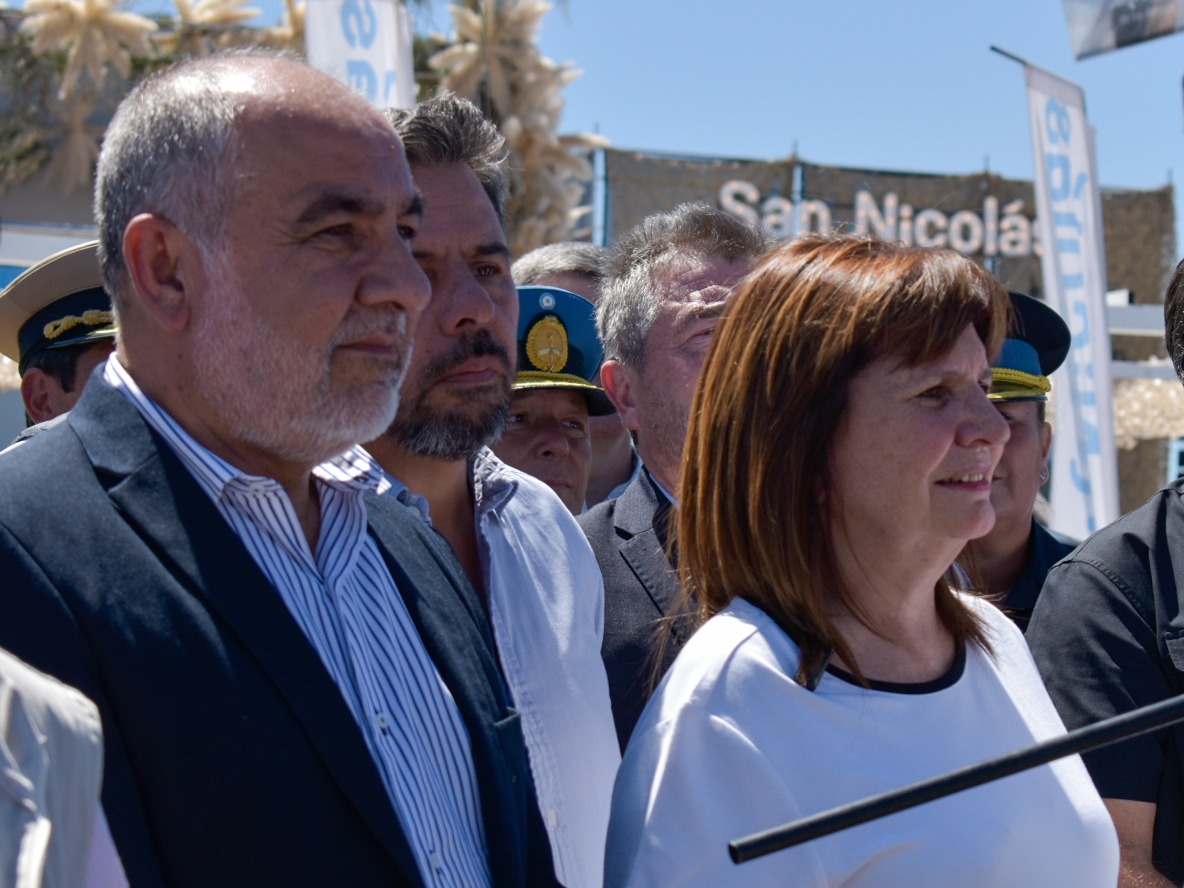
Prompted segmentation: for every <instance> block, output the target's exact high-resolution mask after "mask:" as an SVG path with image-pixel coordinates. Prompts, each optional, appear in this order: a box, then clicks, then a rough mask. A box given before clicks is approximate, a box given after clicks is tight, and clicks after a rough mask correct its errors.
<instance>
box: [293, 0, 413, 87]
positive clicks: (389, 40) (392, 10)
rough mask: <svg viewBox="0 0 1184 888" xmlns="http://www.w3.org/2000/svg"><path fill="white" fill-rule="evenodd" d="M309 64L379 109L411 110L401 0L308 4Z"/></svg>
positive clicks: (407, 33) (407, 32)
mask: <svg viewBox="0 0 1184 888" xmlns="http://www.w3.org/2000/svg"><path fill="white" fill-rule="evenodd" d="M307 4H308V5H307V7H306V11H305V14H304V50H305V54H306V55H307V56H308V63H309V64H310V65H312V66H313V67H314V68H317V69H319V70H321V71H324V72H325V73H326V74H329V75H331V76H333V77H335V78H337V79H338V80H340V81H342V82H344V83H348V84H349V85H350V86H352V87H353V88H354V89H356V90H357V91H358V92H360V93H361V94H362V95H363V96H365V97H366V99H367V101H369V102H372V103H373V104H375V105H377V106H378V107H379V108H413V107H415V66H414V63H413V61H412V54H411V52H412V50H411V16H410V15H409V14H408V12H407V9H406V7H405V6H403V4H402V3H401V2H400V0H307Z"/></svg>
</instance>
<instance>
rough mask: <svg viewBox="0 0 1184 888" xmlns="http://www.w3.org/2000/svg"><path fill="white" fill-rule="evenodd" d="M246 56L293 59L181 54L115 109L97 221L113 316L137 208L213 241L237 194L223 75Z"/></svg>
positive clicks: (230, 101)
mask: <svg viewBox="0 0 1184 888" xmlns="http://www.w3.org/2000/svg"><path fill="white" fill-rule="evenodd" d="M249 59H284V60H287V61H292V62H293V63H294V64H295V63H296V62H295V60H294V57H292V56H284V55H281V54H278V53H274V52H265V51H260V50H253V51H250V52H229V53H220V54H217V55H212V56H207V57H204V58H200V59H193V60H189V61H185V62H182V63H180V64H177V65H173V66H171V67H168V68H165V69H163V70H161V71H158V72H156V73H154V74H152V75H151V76H149V77H147V78H146V79H145V80H143V81H142V82H141V83H140V84H138V85H137V86H136V87H135V89H133V90H132V91H131V92H130V93H129V94H128V95H127V97H126V98H124V100H123V101H122V102H121V103H120V104H119V108H118V109H116V111H115V116H114V117H113V118H112V119H111V125H110V126H109V127H107V134H106V136H105V137H104V139H103V149H102V151H101V152H100V154H99V162H98V171H97V174H96V182H95V219H96V220H97V222H98V226H99V262H100V265H101V266H102V269H103V280H104V282H105V284H106V287H107V292H109V293H110V294H111V301H112V304H113V306H114V307H115V310H116V312H117V313H118V312H119V311H120V309H123V308H125V307H126V304H127V293H128V291H129V288H130V281H129V280H128V277H127V268H126V267H125V266H124V262H123V233H124V230H125V229H126V228H127V225H128V223H129V222H130V221H131V220H132V219H133V218H134V217H135V216H136V215H138V214H140V213H152V214H154V215H158V216H162V217H164V218H166V219H168V220H169V221H170V222H172V223H173V224H174V225H176V226H177V227H178V228H179V229H181V231H183V232H184V233H185V234H186V235H188V236H189V237H191V238H193V239H194V240H195V241H196V242H198V244H199V245H201V246H203V247H205V248H206V249H207V250H212V249H214V247H215V246H216V245H217V244H218V243H219V241H220V238H221V235H222V232H223V230H224V227H225V224H226V216H227V213H228V211H229V209H230V206H231V205H232V203H233V201H234V195H235V187H234V172H235V165H236V161H237V159H238V149H239V145H238V139H237V137H236V126H235V125H236V123H237V122H238V119H239V117H240V115H241V114H242V112H243V109H244V105H243V99H242V95H241V94H239V93H236V92H234V91H229V90H227V89H226V88H225V82H224V75H225V73H226V71H227V69H228V68H229V67H230V66H232V65H236V64H239V63H241V61H243V60H249Z"/></svg>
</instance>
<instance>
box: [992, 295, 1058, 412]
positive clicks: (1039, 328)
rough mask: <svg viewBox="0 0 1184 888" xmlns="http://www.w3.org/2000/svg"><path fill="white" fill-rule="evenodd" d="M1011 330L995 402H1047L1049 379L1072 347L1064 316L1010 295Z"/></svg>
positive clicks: (996, 380) (997, 376)
mask: <svg viewBox="0 0 1184 888" xmlns="http://www.w3.org/2000/svg"><path fill="white" fill-rule="evenodd" d="M1009 295H1010V296H1011V326H1010V328H1009V329H1008V331H1007V338H1006V339H1005V340H1003V350H1002V351H1001V352H1000V354H999V359H998V360H997V361H996V362H995V365H994V381H993V382H992V383H991V394H990V395H989V397H990V399H991V400H992V401H1047V400H1048V393H1049V392H1050V391H1051V390H1052V383H1051V382H1049V380H1048V377H1049V376H1051V375H1052V373H1053V371H1054V370H1056V369H1057V368H1058V367H1060V366H1061V364H1063V363H1064V362H1065V358H1066V357H1067V356H1068V354H1069V347H1070V345H1071V344H1072V337H1071V336H1070V335H1069V326H1068V325H1067V324H1066V323H1065V322H1064V321H1063V320H1062V319H1061V316H1060V315H1059V314H1057V313H1056V312H1055V311H1053V310H1052V309H1051V308H1049V307H1048V306H1047V305H1045V304H1044V303H1043V302H1041V301H1040V300H1039V299H1033V298H1032V297H1031V296H1025V295H1024V294H1023V293H1010V294H1009Z"/></svg>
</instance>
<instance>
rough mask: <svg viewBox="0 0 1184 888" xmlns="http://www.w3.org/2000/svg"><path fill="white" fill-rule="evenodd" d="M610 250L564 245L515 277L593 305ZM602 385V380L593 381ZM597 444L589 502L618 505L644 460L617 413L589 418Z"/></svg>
mask: <svg viewBox="0 0 1184 888" xmlns="http://www.w3.org/2000/svg"><path fill="white" fill-rule="evenodd" d="M607 261H608V250H607V249H606V248H604V247H601V246H597V245H596V244H591V243H587V242H586V241H564V242H563V243H558V244H547V245H546V246H542V247H538V248H537V249H534V250H531V251H530V252H529V253H527V254H526V255H525V256H522V257H521V258H519V259H518V261H516V262H515V263H514V265H513V268H512V269H511V271H512V272H513V275H514V282H515V283H516V284H518V286H520V287H521V286H525V285H528V284H534V285H537V286H540V287H560V288H562V289H564V290H567V291H568V292H569V293H575V294H576V295H577V296H583V297H584V298H585V299H587V300H588V301H589V302H591V303H592V304H593V305H596V303H598V302H599V301H600V285H601V283H602V282H603V281H604V271H605V266H606V263H607ZM593 381H594V382H595V383H596V384H597V385H600V378H599V376H597V377H596V379H594V380H593ZM588 432H589V437H590V438H591V441H592V469H591V473H590V474H589V477H588V492H587V493H586V494H585V495H584V501H585V503H586V504H587V506H588V508H591V507H592V506H594V505H596V504H597V503H601V502H604V501H605V500H610V499H616V498H617V497H618V496H620V495H621V493H622V492H624V490H625V488H626V487H628V486H629V482H630V481H632V480H633V479H634V478H635V477H636V476H637V473H638V472H639V471H640V470H641V459H640V458H639V457H638V456H637V453H636V452H635V451H634V449H633V440H632V438H630V436H629V432H628V430H626V428H625V427H624V426H623V425H621V417H619V416H618V415H617V411H616V409H615V408H613V410H612V411H611V412H609V413H605V414H603V415H594V416H590V417H589V418H588Z"/></svg>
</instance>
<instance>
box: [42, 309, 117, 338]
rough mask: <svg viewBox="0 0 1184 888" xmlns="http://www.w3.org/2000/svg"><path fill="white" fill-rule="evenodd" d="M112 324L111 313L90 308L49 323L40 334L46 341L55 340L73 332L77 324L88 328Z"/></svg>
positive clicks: (113, 321) (112, 317)
mask: <svg viewBox="0 0 1184 888" xmlns="http://www.w3.org/2000/svg"><path fill="white" fill-rule="evenodd" d="M113 323H115V315H113V314H112V313H111V312H109V311H102V310H101V309H98V308H92V309H90V310H88V311H84V312H83V313H82V314H81V315H66V316H65V317H64V318H58V319H57V320H56V321H50V322H49V323H48V324H46V325H45V329H43V330H42V331H41V334H42V335H43V336H44V337H45V338H46V339H57V338H58V337H59V336H61V335H62V334H63V333H67V332H69V331H70V330H73V329H74V328H75V327H77V326H78V325H79V324H86V325H87V326H88V327H102V326H104V325H108V324H113Z"/></svg>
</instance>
